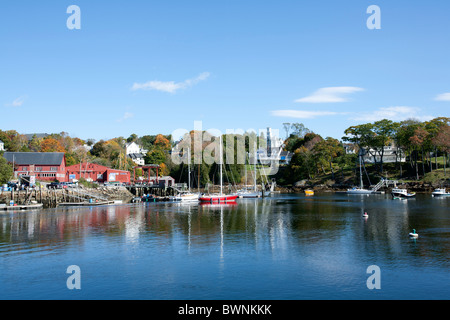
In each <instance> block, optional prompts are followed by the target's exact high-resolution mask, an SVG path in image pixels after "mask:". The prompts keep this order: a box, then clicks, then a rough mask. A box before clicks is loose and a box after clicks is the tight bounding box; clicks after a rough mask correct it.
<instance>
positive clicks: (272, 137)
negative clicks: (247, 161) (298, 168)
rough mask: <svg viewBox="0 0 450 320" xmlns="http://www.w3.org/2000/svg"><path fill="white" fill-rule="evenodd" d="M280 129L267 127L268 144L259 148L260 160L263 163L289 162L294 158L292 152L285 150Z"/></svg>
mask: <svg viewBox="0 0 450 320" xmlns="http://www.w3.org/2000/svg"><path fill="white" fill-rule="evenodd" d="M278 133H279V131H278V130H272V128H267V138H266V146H265V147H261V146H260V148H259V149H258V151H257V154H258V160H259V162H261V163H265V164H268V163H271V162H272V161H276V162H278V163H281V164H289V162H290V161H291V158H292V154H291V152H288V151H283V147H284V141H283V139H281V138H280V136H279V134H278Z"/></svg>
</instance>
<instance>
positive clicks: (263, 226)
mask: <svg viewBox="0 0 450 320" xmlns="http://www.w3.org/2000/svg"><path fill="white" fill-rule="evenodd" d="M333 197H334V198H333ZM447 204H448V203H446V202H444V201H442V200H441V199H439V201H436V202H434V201H433V203H432V204H430V203H428V205H432V206H431V209H427V208H428V206H425V205H424V204H419V201H414V202H411V201H389V199H386V198H385V197H375V198H374V197H364V198H362V199H360V200H359V202H355V201H354V199H352V198H348V197H337V198H336V196H331V195H330V196H324V197H321V198H320V197H315V198H312V197H309V198H306V197H305V198H299V197H286V198H267V199H263V200H259V199H258V200H252V199H248V200H242V201H240V202H239V204H229V205H197V204H186V205H184V204H169V203H165V204H164V203H163V204H159V203H158V204H145V205H119V206H106V207H91V208H87V209H86V208H71V209H58V210H56V209H53V210H45V211H34V212H20V213H14V214H3V215H1V216H0V230H1V231H0V242H1V244H0V250H1V251H0V252H1V253H3V254H5V253H12V254H18V253H22V252H23V250H25V251H26V250H32V249H40V250H50V251H51V250H52V249H54V248H59V249H61V248H63V246H64V245H65V244H70V245H77V244H81V243H83V242H84V241H86V239H87V238H89V237H91V236H95V235H102V236H107V237H110V238H116V237H122V238H123V239H124V240H125V242H126V243H129V244H137V243H139V241H141V240H142V235H144V237H143V239H148V237H149V236H151V237H159V238H161V239H162V242H165V241H168V239H171V238H173V237H174V234H177V237H178V236H182V237H183V238H185V240H186V249H187V250H191V248H192V247H193V246H202V245H205V244H214V243H215V242H216V240H217V236H218V238H219V240H220V241H219V242H220V252H221V257H222V258H223V249H224V243H226V242H227V241H230V242H245V243H246V244H251V245H252V246H253V248H254V250H260V249H265V248H266V247H267V248H270V250H271V252H272V254H273V257H278V258H283V257H286V255H288V254H289V253H290V251H289V250H290V248H292V247H293V246H296V245H312V244H314V243H316V242H319V243H322V242H323V241H339V239H348V238H349V239H353V241H351V243H353V244H354V245H355V246H357V247H358V248H359V250H368V249H370V250H372V251H374V252H375V254H376V255H384V256H386V257H388V258H389V259H391V258H395V257H399V256H400V255H402V254H403V252H404V246H405V239H404V238H405V236H406V235H407V234H408V232H410V231H411V230H412V229H413V228H414V229H417V230H421V231H422V232H421V233H422V237H421V238H420V239H419V241H421V240H422V238H427V236H426V235H427V233H430V237H428V238H433V237H434V234H438V233H439V232H437V229H436V228H440V230H441V232H444V233H447V235H448V232H449V229H448V228H449V224H448V222H449V220H448V215H445V214H444V213H443V212H445V211H446V209H447ZM424 206H425V207H424ZM422 211H424V212H422ZM364 212H368V214H369V217H368V218H367V219H362V213H364ZM411 212H413V213H411ZM432 216H437V218H438V219H437V220H436V219H432ZM421 242H423V241H421ZM427 244H428V243H427ZM433 245H436V243H434V242H433ZM437 245H438V246H439V247H441V248H442V250H445V251H446V257H447V258H448V250H449V248H448V242H440V243H438V244H437ZM420 250H423V253H424V254H425V253H426V252H428V254H429V253H430V252H435V250H427V249H426V248H424V247H423V243H422V246H421V247H420Z"/></svg>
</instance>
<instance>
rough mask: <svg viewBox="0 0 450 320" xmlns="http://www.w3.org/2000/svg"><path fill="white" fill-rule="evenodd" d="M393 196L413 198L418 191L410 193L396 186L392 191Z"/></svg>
mask: <svg viewBox="0 0 450 320" xmlns="http://www.w3.org/2000/svg"><path fill="white" fill-rule="evenodd" d="M391 195H392V197H393V198H394V199H395V198H413V197H415V196H416V193H415V192H413V193H409V192H408V190H406V189H399V188H395V189H392V191H391Z"/></svg>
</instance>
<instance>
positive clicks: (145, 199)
mask: <svg viewBox="0 0 450 320" xmlns="http://www.w3.org/2000/svg"><path fill="white" fill-rule="evenodd" d="M141 201H142V202H157V201H161V198H160V197H156V196H154V195H153V194H148V195H144V196H143V197H141Z"/></svg>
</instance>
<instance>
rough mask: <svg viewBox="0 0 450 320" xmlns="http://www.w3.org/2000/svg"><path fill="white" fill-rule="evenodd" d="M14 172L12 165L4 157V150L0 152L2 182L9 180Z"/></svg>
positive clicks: (0, 179) (0, 181)
mask: <svg viewBox="0 0 450 320" xmlns="http://www.w3.org/2000/svg"><path fill="white" fill-rule="evenodd" d="M13 174H14V173H13V169H12V166H11V165H10V164H9V163H8V162H7V161H6V159H5V158H4V157H3V152H0V184H4V183H6V182H8V181H9V180H10V179H11V178H12V176H13Z"/></svg>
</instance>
